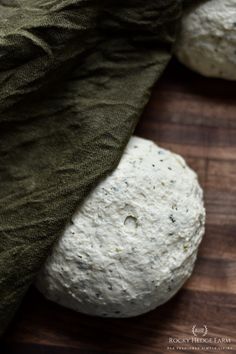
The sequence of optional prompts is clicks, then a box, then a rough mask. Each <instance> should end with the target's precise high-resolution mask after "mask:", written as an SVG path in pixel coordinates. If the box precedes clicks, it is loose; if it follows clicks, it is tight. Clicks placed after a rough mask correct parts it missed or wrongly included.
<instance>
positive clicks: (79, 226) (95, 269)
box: [36, 137, 205, 317]
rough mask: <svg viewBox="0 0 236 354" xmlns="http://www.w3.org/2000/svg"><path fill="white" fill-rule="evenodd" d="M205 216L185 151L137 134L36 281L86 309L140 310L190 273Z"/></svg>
mask: <svg viewBox="0 0 236 354" xmlns="http://www.w3.org/2000/svg"><path fill="white" fill-rule="evenodd" d="M204 221H205V210H204V206H203V200H202V190H201V188H200V186H199V184H198V181H197V176H196V174H195V173H194V172H193V171H192V170H191V169H190V168H189V167H188V166H187V165H186V163H185V161H184V160H183V158H182V157H180V156H179V155H176V154H174V153H171V152H170V151H167V150H165V149H162V148H160V147H158V146H157V145H156V144H154V143H153V142H151V141H149V140H145V139H141V138H138V137H132V138H131V139H130V141H129V143H128V145H127V147H126V150H125V152H124V155H123V157H122V159H121V161H120V163H119V165H118V167H117V168H116V170H115V171H113V173H112V174H111V175H110V176H108V177H107V178H106V179H104V180H103V181H101V182H100V184H99V185H98V186H96V188H95V189H94V190H93V191H92V192H91V193H90V195H89V196H88V197H87V198H86V200H85V201H84V203H83V204H82V205H81V206H80V208H79V209H78V210H77V211H76V212H75V214H74V215H73V217H72V220H71V223H69V224H68V225H67V226H66V228H65V230H64V233H63V235H62V236H61V238H60V239H59V240H58V242H57V244H56V245H55V247H54V249H53V251H52V254H51V255H50V256H49V258H48V259H47V261H46V263H45V265H44V266H43V268H42V270H41V272H40V274H39V276H38V278H37V282H36V285H37V287H38V289H39V290H40V291H41V292H42V293H43V294H44V295H45V297H46V298H48V299H50V300H52V301H55V302H57V303H59V304H61V305H63V306H66V307H69V308H72V309H74V310H76V311H79V312H82V313H85V314H89V315H98V316H104V317H105V316H107V317H130V316H136V315H140V314H142V313H145V312H147V311H150V310H152V309H154V308H155V307H157V306H158V305H160V304H162V303H164V302H166V301H167V300H168V299H170V298H171V297H172V296H173V295H174V294H175V293H176V292H177V291H178V290H179V288H180V287H181V286H182V285H183V283H184V282H185V281H186V280H187V279H188V277H189V276H190V274H191V272H192V270H193V266H194V262H195V259H196V256H197V249H198V246H199V243H200V241H201V239H202V236H203V233H204Z"/></svg>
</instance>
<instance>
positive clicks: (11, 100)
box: [0, 0, 182, 333]
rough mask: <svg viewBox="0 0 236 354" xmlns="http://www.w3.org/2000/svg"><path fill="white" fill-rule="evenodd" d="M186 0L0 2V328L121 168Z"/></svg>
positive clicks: (9, 0) (168, 49)
mask: <svg viewBox="0 0 236 354" xmlns="http://www.w3.org/2000/svg"><path fill="white" fill-rule="evenodd" d="M181 3H182V1H181V0H179V1H178V0H145V1H144V0H116V1H114V0H109V1H108V0H107V1H95V0H48V1H47V0H0V332H1V333H2V332H3V331H4V329H5V328H6V326H7V324H8V323H9V321H10V320H11V318H12V316H13V315H14V312H15V311H16V309H17V307H18V305H19V304H20V301H21V299H22V297H23V296H24V294H25V292H26V291H27V289H28V287H29V285H30V284H31V282H32V281H33V279H34V277H35V275H36V273H37V271H38V270H39V268H40V266H41V264H42V263H43V262H44V260H45V257H46V256H47V255H48V253H49V250H50V248H51V246H52V244H53V242H54V241H55V239H56V238H57V237H58V236H59V235H60V233H61V232H62V230H63V228H64V226H65V223H66V222H67V220H68V219H69V218H70V217H71V215H72V214H73V212H74V210H75V208H76V207H78V205H79V203H80V201H81V200H82V199H83V197H84V196H85V195H86V193H88V191H89V189H90V188H91V187H92V186H93V185H94V184H95V183H97V181H98V180H99V179H100V178H102V177H104V176H105V175H106V174H107V173H109V172H110V171H111V170H112V169H114V168H115V166H116V165H117V163H118V162H119V159H120V157H121V155H122V151H123V149H124V147H125V145H126V143H127V141H128V139H129V137H130V135H131V134H132V132H133V130H134V128H135V125H136V123H137V120H138V118H139V117H140V114H141V112H142V110H143V108H144V106H145V104H146V103H147V101H148V98H149V95H150V90H151V88H152V86H153V84H154V83H155V81H156V80H157V78H158V77H159V76H160V74H161V73H162V71H163V69H164V68H165V66H166V64H167V62H168V60H169V58H170V52H171V45H172V43H173V41H174V39H175V32H176V24H177V23H178V18H179V17H180V13H181Z"/></svg>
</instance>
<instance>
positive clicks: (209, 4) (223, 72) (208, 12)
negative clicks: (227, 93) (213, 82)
mask: <svg viewBox="0 0 236 354" xmlns="http://www.w3.org/2000/svg"><path fill="white" fill-rule="evenodd" d="M175 54H176V56H177V57H178V59H179V60H180V62H182V63H183V64H184V65H186V66H187V67H189V68H190V69H193V70H195V71H197V72H198V73H200V74H202V75H204V76H208V77H217V78H223V79H228V80H236V0H209V1H203V2H200V3H198V4H197V5H195V6H193V7H191V8H190V9H189V10H187V12H186V14H185V15H184V16H183V19H182V26H181V31H180V35H179V38H178V40H177V43H176V47H175Z"/></svg>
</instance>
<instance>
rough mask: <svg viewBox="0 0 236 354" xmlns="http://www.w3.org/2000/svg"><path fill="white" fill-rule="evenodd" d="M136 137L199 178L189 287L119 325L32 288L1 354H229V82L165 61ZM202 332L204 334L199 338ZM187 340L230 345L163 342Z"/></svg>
mask: <svg viewBox="0 0 236 354" xmlns="http://www.w3.org/2000/svg"><path fill="white" fill-rule="evenodd" d="M136 134H137V135H139V136H142V137H146V138H149V139H153V140H155V141H156V142H157V143H158V144H159V145H161V146H163V147H165V148H168V149H170V150H173V151H175V152H177V153H180V154H181V155H183V156H184V157H185V158H186V160H187V162H188V163H189V165H190V166H191V167H192V168H193V169H194V170H195V171H197V172H198V175H199V179H200V183H201V185H202V187H203V188H204V191H205V203H206V209H207V225H206V234H205V237H204V240H203V242H202V244H201V247H200V252H199V257H198V260H197V263H196V267H195V270H194V273H193V275H192V277H191V279H190V280H189V281H188V282H187V283H186V284H185V286H184V287H183V289H182V290H181V291H180V292H179V293H178V294H177V295H176V296H175V297H174V298H173V299H172V300H171V301H169V302H168V303H167V304H165V305H163V306H161V307H159V308H158V309H156V310H155V311H152V312H150V313H148V314H146V315H143V316H140V317H137V318H132V319H121V320H117V319H99V318H92V317H87V316H84V315H81V314H78V313H75V312H73V311H70V310H67V309H65V308H63V307H60V306H58V305H56V304H53V303H50V302H49V301H46V300H45V299H44V298H43V297H42V296H41V295H40V294H39V293H38V292H37V291H36V290H35V289H33V288H32V289H31V290H30V291H29V293H28V295H27V297H26V298H25V301H24V303H23V305H22V307H21V309H20V311H19V313H18V315H17V316H16V318H15V320H14V322H13V323H12V325H11V327H10V328H9V330H8V332H7V334H6V336H5V338H4V342H3V343H2V348H1V350H0V353H1V354H5V353H6V354H11V353H15V354H20V353H24V354H38V353H41V354H48V353H50V354H54V353H55V354H64V353H66V354H72V353H73V354H74V353H79V354H118V353H123V354H133V353H135V354H149V353H150V354H151V353H153V354H154V353H155V354H158V353H161V354H163V353H180V352H182V353H215V352H218V353H236V344H235V342H236V82H226V81H223V80H215V79H206V78H203V77H201V76H200V75H197V74H194V73H192V72H190V71H188V70H187V69H185V68H183V67H182V66H181V65H180V64H178V63H176V62H175V61H172V63H171V64H170V66H169V67H168V69H167V70H166V72H165V74H164V75H163V77H162V79H161V80H160V81H159V82H158V83H157V85H156V87H155V88H154V91H153V95H152V98H151V100H150V103H149V104H148V106H147V108H146V110H145V112H144V114H143V117H142V119H141V121H140V124H139V126H138V127H137V130H136ZM193 326H195V327H194V331H193V332H194V333H195V334H196V336H194V335H193V333H192V330H193ZM201 329H204V330H205V332H206V329H207V330H208V333H207V335H206V336H205V337H202V334H201V333H197V332H198V330H199V331H200V330H201ZM192 337H193V338H197V339H199V338H200V339H202V338H217V340H218V339H219V338H222V337H224V338H225V337H227V338H230V339H231V340H232V341H233V340H234V341H235V342H234V343H232V342H231V343H228V344H220V343H214V344H208V346H210V345H211V346H216V347H218V350H217V351H216V350H206V351H204V350H203V349H199V350H196V349H191V348H188V349H184V350H178V348H177V346H180V347H181V346H185V347H186V344H174V346H175V348H174V349H173V350H169V349H168V346H171V345H170V343H169V338H171V339H172V340H176V339H177V340H178V341H180V340H183V339H186V338H190V339H191V338H192ZM187 346H188V347H189V346H195V347H199V348H201V346H204V345H203V344H202V345H201V344H191V345H189V344H188V345H187ZM222 346H227V347H231V348H232V349H230V350H228V349H227V348H225V349H223V348H221V349H219V348H220V347H222Z"/></svg>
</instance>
